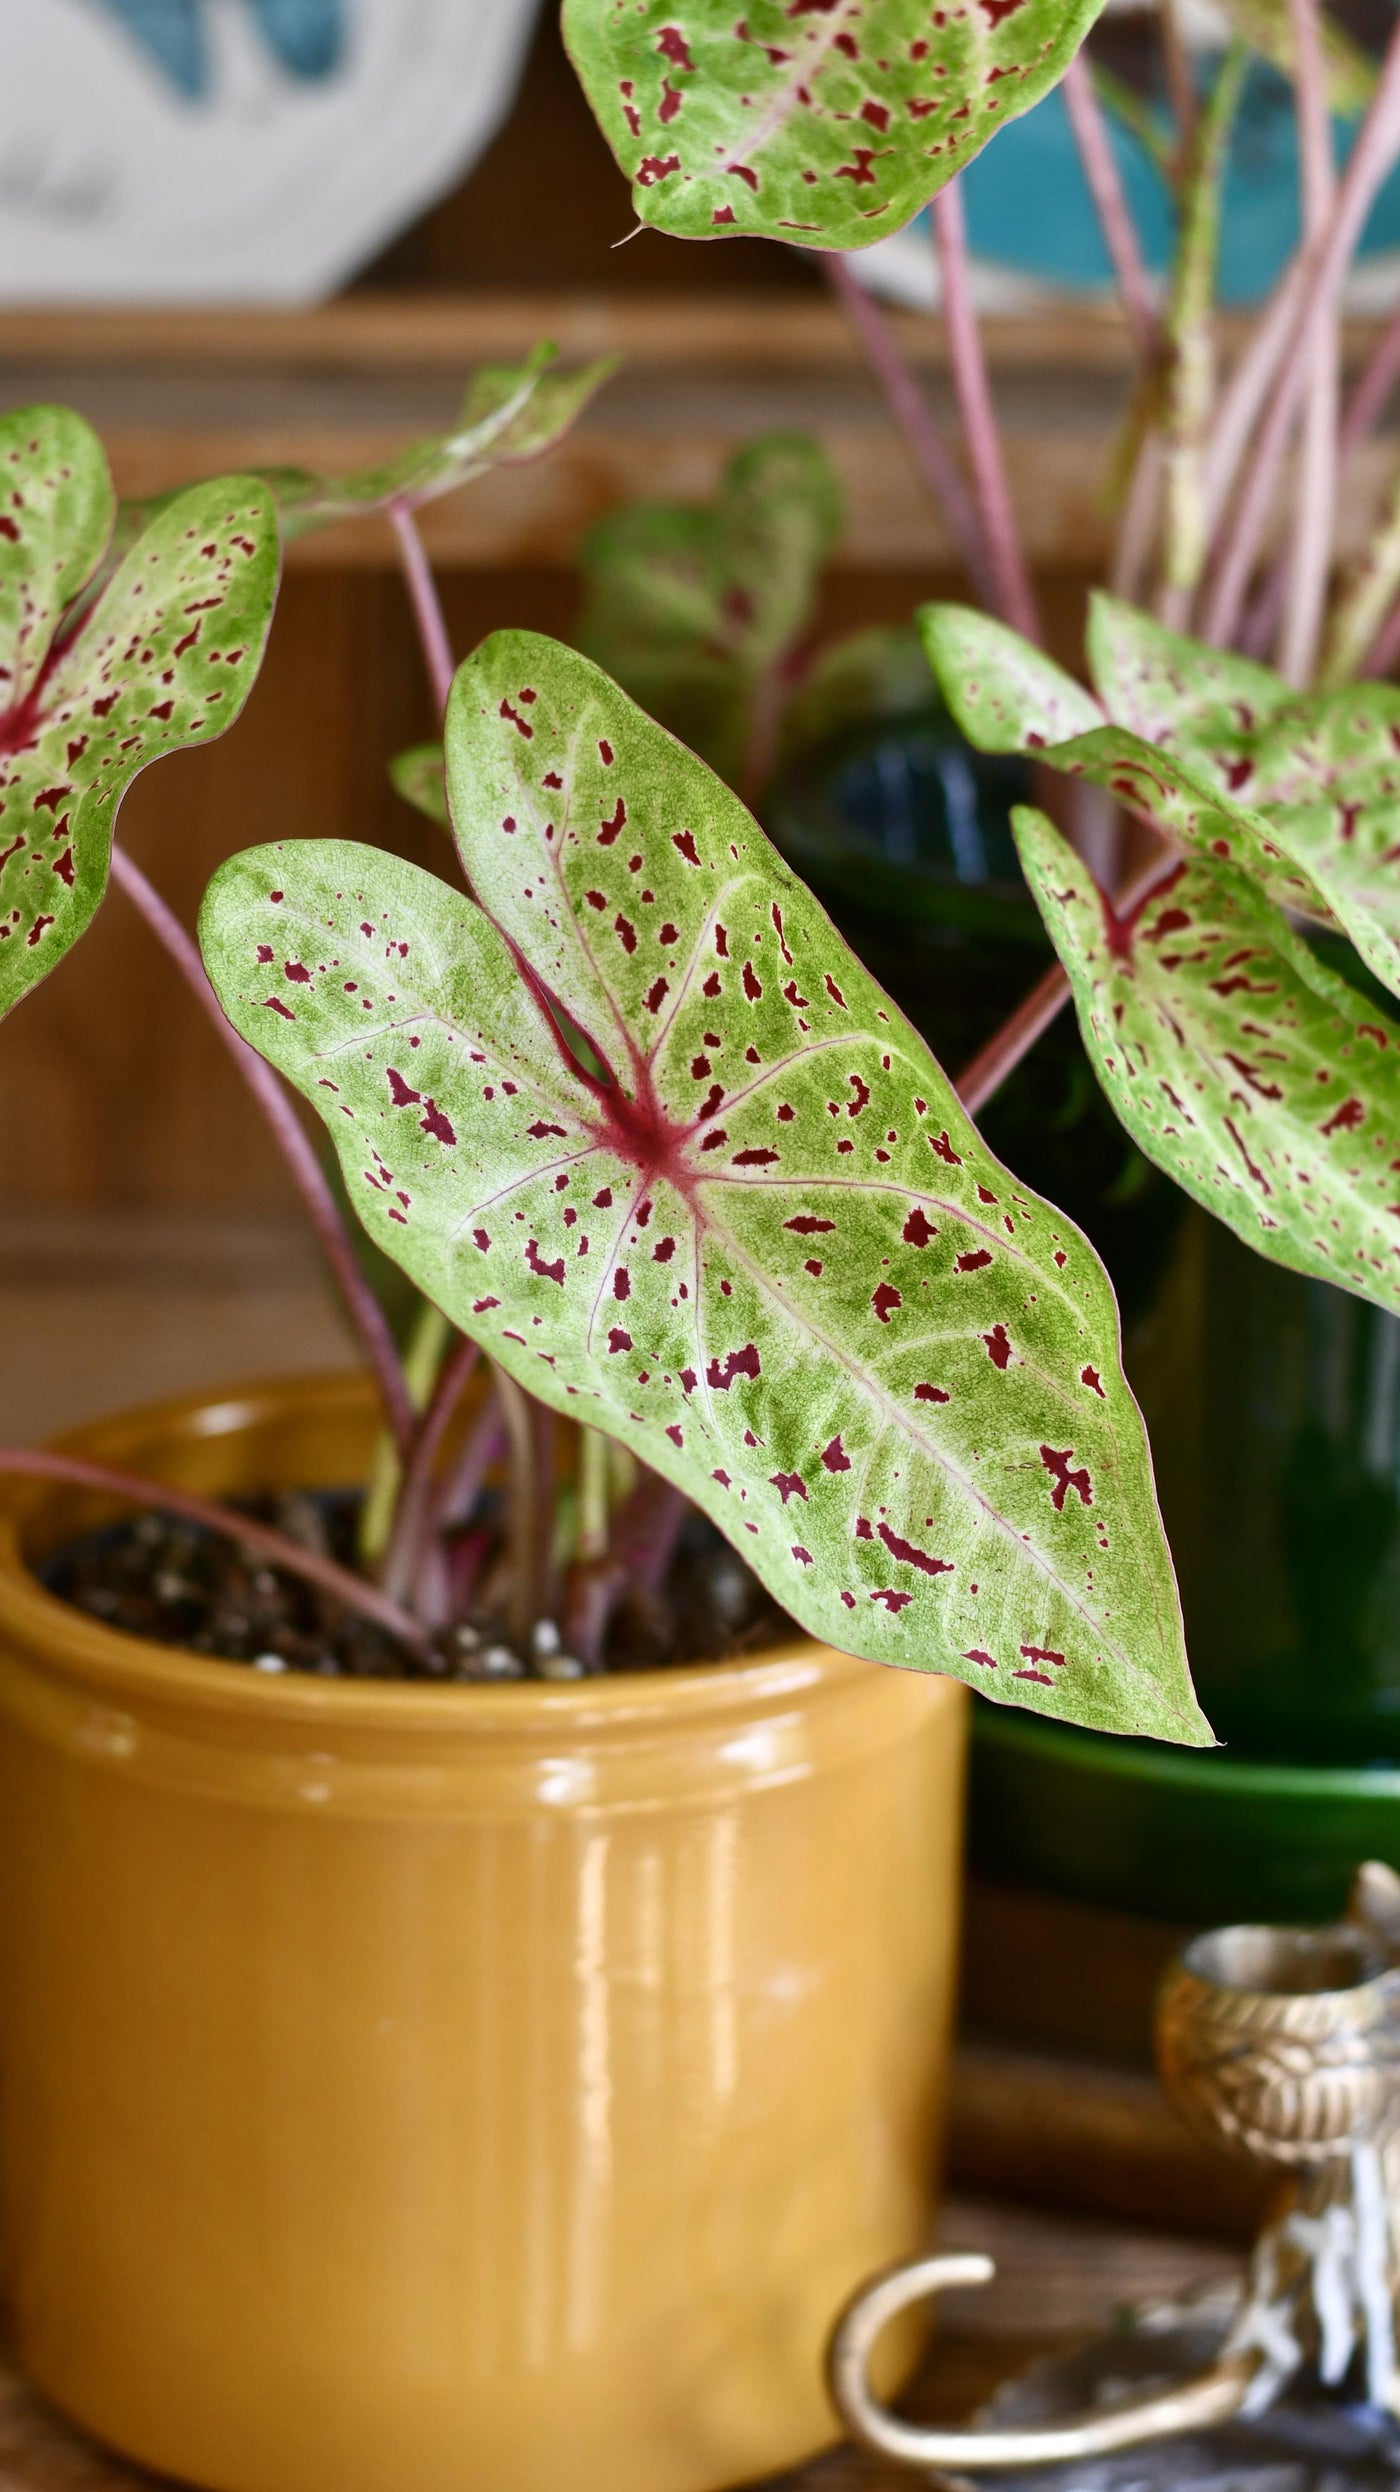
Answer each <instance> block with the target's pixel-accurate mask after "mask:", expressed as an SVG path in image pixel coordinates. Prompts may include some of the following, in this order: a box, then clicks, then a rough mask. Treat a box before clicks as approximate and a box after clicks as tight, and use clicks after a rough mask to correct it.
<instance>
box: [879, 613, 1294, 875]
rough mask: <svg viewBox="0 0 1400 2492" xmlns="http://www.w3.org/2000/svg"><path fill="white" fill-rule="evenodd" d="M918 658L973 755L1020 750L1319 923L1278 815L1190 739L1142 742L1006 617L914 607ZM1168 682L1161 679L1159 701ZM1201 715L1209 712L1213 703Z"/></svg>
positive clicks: (1215, 710) (1166, 691) (1216, 713)
mask: <svg viewBox="0 0 1400 2492" xmlns="http://www.w3.org/2000/svg"><path fill="white" fill-rule="evenodd" d="M919 620H920V624H921V627H922V630H923V635H924V648H925V651H926V653H927V656H928V660H929V664H930V665H931V666H932V668H933V671H934V674H935V675H936V676H937V678H938V681H939V683H940V685H941V686H942V690H943V695H944V698H945V700H946V701H947V703H948V707H949V709H950V710H951V711H952V713H953V716H954V718H955V719H956V720H957V723H958V725H959V726H960V727H961V729H962V731H963V733H964V735H965V736H967V738H968V739H969V741H970V742H971V743H973V744H975V745H977V746H978V747H979V749H980V750H981V751H982V752H984V753H1027V754H1032V755H1034V757H1035V758H1036V759H1037V760H1038V761H1042V762H1044V763H1045V764H1046V765H1047V767H1048V768H1050V769H1052V770H1060V771H1064V772H1065V773H1066V774H1067V775H1069V776H1071V777H1075V778H1085V779H1089V780H1091V781H1092V782H1093V784H1094V785H1095V786H1096V787H1102V788H1106V789H1107V790H1108V792H1109V794H1110V795H1112V796H1115V797H1116V798H1117V800H1118V802H1119V803H1120V804H1121V805H1123V806H1125V807H1126V809H1127V811H1128V812H1129V813H1131V814H1135V815H1136V816H1137V818H1138V820H1139V821H1140V822H1146V823H1148V824H1149V825H1150V826H1151V828H1152V829H1153V830H1155V831H1158V832H1160V834H1161V836H1162V837H1163V838H1164V839H1171V840H1177V841H1179V842H1180V843H1181V845H1182V846H1183V847H1186V848H1194V849H1197V850H1198V851H1199V852H1200V853H1201V854H1202V855H1203V856H1208V857H1215V858H1218V859H1220V860H1221V861H1222V862H1224V863H1226V864H1231V865H1236V866H1239V867H1240V868H1241V869H1242V870H1243V871H1244V872H1246V873H1248V874H1251V875H1252V876H1253V877H1254V879H1255V880H1256V881H1257V882H1258V883H1260V884H1261V885H1262V886H1263V888H1264V889H1265V890H1266V891H1267V892H1268V893H1269V894H1270V895H1271V897H1272V898H1274V899H1275V900H1277V901H1278V902H1279V904H1280V906H1282V907H1284V908H1291V909H1297V910H1299V911H1301V912H1302V913H1303V914H1304V915H1306V916H1309V917H1315V918H1317V919H1318V920H1319V921H1320V922H1321V923H1323V924H1330V923H1331V922H1332V919H1333V911H1332V909H1331V908H1330V907H1329V905H1328V902H1327V900H1326V898H1325V897H1324V895H1323V893H1322V892H1321V890H1320V889H1319V888H1318V885H1317V882H1316V880H1315V879H1314V877H1313V876H1312V875H1311V874H1310V873H1308V872H1307V871H1306V870H1305V869H1304V868H1303V867H1302V866H1301V865H1299V863H1298V862H1297V860H1296V858H1295V856H1294V855H1293V853H1292V850H1291V846H1290V845H1289V843H1288V842H1287V841H1286V840H1285V838H1284V835H1283V831H1282V828H1281V825H1280V824H1279V823H1276V822H1275V821H1274V820H1273V819H1272V818H1270V817H1267V816H1266V815H1265V814H1264V813H1263V812H1261V811H1259V810H1257V809H1256V808H1253V807H1250V806H1247V805H1245V804H1243V803H1241V802H1239V801H1238V800H1237V799H1236V798H1235V797H1234V796H1233V795H1232V793H1231V792H1230V788H1229V784H1228V776H1227V777H1225V778H1220V777H1217V776H1216V774H1215V773H1214V772H1212V771H1209V770H1208V769H1207V767H1206V764H1205V756H1204V755H1203V754H1202V753H1200V752H1198V751H1197V749H1196V747H1195V745H1194V744H1192V745H1190V746H1188V747H1186V748H1185V749H1184V750H1183V749H1182V748H1181V747H1180V746H1179V745H1178V744H1177V743H1175V742H1173V743H1171V744H1166V743H1155V742H1149V741H1148V740H1147V738H1146V736H1145V735H1143V734H1140V733H1138V732H1137V731H1136V730H1135V729H1134V728H1131V727H1124V726H1119V725H1118V724H1116V723H1115V722H1114V721H1113V720H1110V719H1106V718H1105V716H1104V712H1103V710H1102V709H1101V708H1100V706H1099V704H1098V702H1097V701H1095V700H1094V699H1093V698H1092V696H1091V695H1090V694H1089V693H1087V692H1085V691H1084V690H1083V689H1082V688H1081V686H1080V685H1078V684H1077V683H1076V682H1075V681H1074V678H1073V677H1072V676H1070V675H1066V674H1064V673H1062V671H1061V669H1060V668H1059V667H1057V666H1054V665H1053V664H1052V663H1051V661H1050V660H1049V659H1048V658H1045V657H1042V656H1041V654H1040V651H1039V650H1038V649H1033V648H1032V647H1031V646H1030V644H1029V643H1028V642H1026V641H1024V640H1022V639H1021V638H1020V637H1019V635H1018V634H1017V633H1015V632H1012V631H1009V630H1008V629H1007V627H1006V625H1005V624H1003V623H994V622H993V621H992V620H991V619H990V617H989V616H987V615H984V614H978V613H977V612H976V611H975V610H974V609H973V608H972V607H970V606H925V607H924V608H923V609H922V611H921V614H920V617H919ZM1168 697H1169V687H1168V685H1167V683H1166V682H1165V681H1164V683H1163V685H1162V687H1161V699H1162V703H1163V705H1164V706H1165V704H1166V701H1167V699H1168ZM1211 715H1212V717H1217V716H1219V715H1220V711H1219V709H1218V706H1213V707H1212V711H1211Z"/></svg>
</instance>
